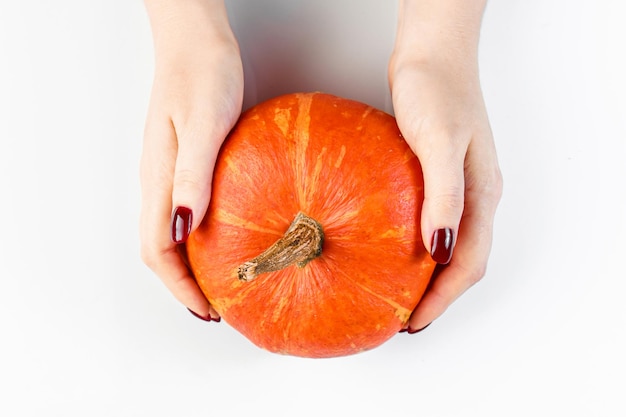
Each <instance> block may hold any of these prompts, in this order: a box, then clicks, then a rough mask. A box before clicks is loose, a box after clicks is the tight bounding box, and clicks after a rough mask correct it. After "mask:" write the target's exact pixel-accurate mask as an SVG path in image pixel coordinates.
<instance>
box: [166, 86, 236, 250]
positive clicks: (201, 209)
mask: <svg viewBox="0 0 626 417" xmlns="http://www.w3.org/2000/svg"><path fill="white" fill-rule="evenodd" d="M227 101H229V103H228V104H227V103H222V102H220V101H219V100H217V99H215V98H213V97H201V98H200V99H197V100H195V101H193V102H192V103H193V104H192V105H191V106H190V109H193V110H192V111H191V113H188V114H184V113H181V114H180V115H178V116H177V118H176V119H174V125H175V126H176V136H177V138H178V149H177V158H176V162H175V167H174V181H173V185H172V187H173V188H172V206H173V208H174V211H173V212H172V227H173V229H172V232H173V234H172V238H173V241H175V242H177V243H183V242H185V241H186V239H187V236H188V235H189V233H191V232H192V231H193V230H195V229H196V228H197V227H198V226H199V225H200V223H201V222H202V219H203V218H204V216H205V214H206V211H207V209H208V206H209V202H210V199H211V182H212V178H213V170H214V168H215V162H216V160H217V156H218V153H219V150H220V147H221V145H222V142H223V141H224V139H225V138H226V136H227V135H228V132H229V131H230V129H231V128H232V127H233V125H234V124H235V121H236V119H237V116H238V114H239V111H240V110H241V103H240V100H239V101H237V100H235V102H237V104H234V105H233V104H232V102H230V100H227ZM225 109H226V110H225ZM234 109H236V110H234ZM177 225H178V226H179V227H178V228H177V227H176V226H177Z"/></svg>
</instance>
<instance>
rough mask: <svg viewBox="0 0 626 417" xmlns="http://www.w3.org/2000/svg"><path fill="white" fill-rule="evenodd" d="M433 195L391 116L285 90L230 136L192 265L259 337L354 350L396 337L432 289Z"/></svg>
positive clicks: (270, 344) (272, 343)
mask: <svg viewBox="0 0 626 417" xmlns="http://www.w3.org/2000/svg"><path fill="white" fill-rule="evenodd" d="M422 200H423V180H422V171H421V168H420V164H419V162H418V160H417V158H416V156H415V155H414V154H413V152H411V150H410V148H409V147H408V145H407V144H406V142H405V141H404V139H403V137H402V135H401V134H400V131H399V130H398V127H397V125H396V122H395V119H394V118H393V117H392V116H391V115H389V114H387V113H384V112H382V111H379V110H376V109H374V108H372V107H370V106H367V105H365V104H363V103H359V102H356V101H352V100H348V99H343V98H339V97H335V96H332V95H327V94H321V93H306V94H305V93H302V94H288V95H284V96H280V97H276V98H274V99H270V100H268V101H266V102H264V103H261V104H258V105H256V106H255V107H253V108H251V109H249V110H248V111H246V112H244V113H243V114H242V115H241V117H240V119H239V120H238V122H237V124H236V125H235V127H234V128H233V130H232V131H231V133H230V134H229V136H228V137H227V139H226V141H225V142H224V144H223V146H222V148H221V150H220V154H219V156H218V160H217V163H216V167H215V171H214V177H213V184H212V197H211V202H210V205H209V208H208V212H207V214H206V216H205V218H204V219H203V222H202V223H201V225H200V226H199V228H198V229H197V230H195V231H194V232H193V233H192V234H191V235H190V236H189V239H188V241H187V243H186V245H187V248H186V249H187V256H188V260H189V264H190V267H191V269H192V272H193V274H194V276H195V278H196V280H197V282H198V285H199V286H200V288H201V289H202V291H203V292H204V294H205V295H206V297H207V298H208V300H209V301H210V302H211V304H212V305H213V307H214V308H215V309H216V310H217V311H218V312H219V313H220V315H221V316H222V318H223V319H224V320H225V321H226V322H227V323H229V324H230V325H231V326H232V327H234V328H235V329H236V330H238V331H239V332H240V333H242V334H243V335H244V336H245V337H247V338H248V339H249V340H250V341H252V342H253V343H254V344H256V345H257V346H259V347H261V348H263V349H266V350H269V351H271V352H276V353H281V354H286V355H293V356H302V357H310V358H321V357H336V356H345V355H351V354H355V353H358V352H362V351H365V350H368V349H372V348H374V347H377V346H379V345H381V344H382V343H384V342H385V341H387V340H388V339H390V338H391V337H392V336H393V335H394V334H397V333H398V331H399V330H401V329H402V327H403V326H404V325H405V324H406V323H407V321H408V319H409V316H410V314H411V312H412V311H413V309H414V308H415V306H416V305H417V303H418V301H419V300H420V298H421V297H422V295H423V293H424V291H425V289H426V286H427V284H428V282H429V279H430V277H431V275H432V272H433V269H434V266H435V263H434V262H433V261H432V259H431V258H430V255H429V254H428V253H427V252H426V250H425V248H424V246H423V244H422V241H421V237H420V236H421V235H420V229H419V218H420V211H421V204H422Z"/></svg>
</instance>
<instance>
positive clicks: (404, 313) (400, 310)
mask: <svg viewBox="0 0 626 417" xmlns="http://www.w3.org/2000/svg"><path fill="white" fill-rule="evenodd" d="M337 272H339V273H340V274H341V275H343V276H344V277H345V278H346V279H347V280H348V281H349V282H350V283H352V284H353V285H355V286H356V287H359V288H360V289H361V290H363V291H365V292H366V293H368V294H370V295H373V296H374V297H376V298H378V299H379V300H381V301H383V302H384V303H385V304H388V305H389V306H390V307H391V308H392V309H393V310H394V315H395V316H396V317H397V318H398V320H400V322H401V323H402V324H404V323H406V322H407V320H409V317H410V316H411V313H412V312H413V311H412V310H410V309H408V308H406V307H403V306H402V305H400V304H399V303H397V302H395V301H393V300H391V299H390V298H388V297H384V296H382V295H380V294H378V293H377V292H375V291H373V290H372V289H371V288H368V287H367V286H366V285H363V284H361V283H359V282H358V281H356V280H355V279H354V278H352V277H351V276H350V275H348V274H347V273H346V272H345V271H343V270H340V269H338V270H337Z"/></svg>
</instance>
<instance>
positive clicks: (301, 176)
mask: <svg viewBox="0 0 626 417" xmlns="http://www.w3.org/2000/svg"><path fill="white" fill-rule="evenodd" d="M296 97H297V99H298V106H297V108H298V114H297V116H296V120H295V128H294V133H293V134H294V141H295V149H294V151H295V155H294V159H293V160H294V162H295V163H294V168H295V178H296V188H297V193H298V202H299V204H300V210H301V211H308V209H309V206H308V205H307V197H308V195H307V194H308V193H307V185H308V184H307V178H308V177H307V175H306V154H307V149H308V147H309V139H310V134H311V106H312V104H313V94H298V95H297V96H296Z"/></svg>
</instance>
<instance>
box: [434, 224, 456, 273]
mask: <svg viewBox="0 0 626 417" xmlns="http://www.w3.org/2000/svg"><path fill="white" fill-rule="evenodd" d="M453 246H454V232H453V230H452V229H451V228H449V227H443V228H439V229H437V230H435V231H434V232H433V235H432V238H431V243H430V256H431V258H432V259H433V261H435V262H437V263H438V264H441V265H447V264H448V263H450V260H451V259H452V251H453Z"/></svg>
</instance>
